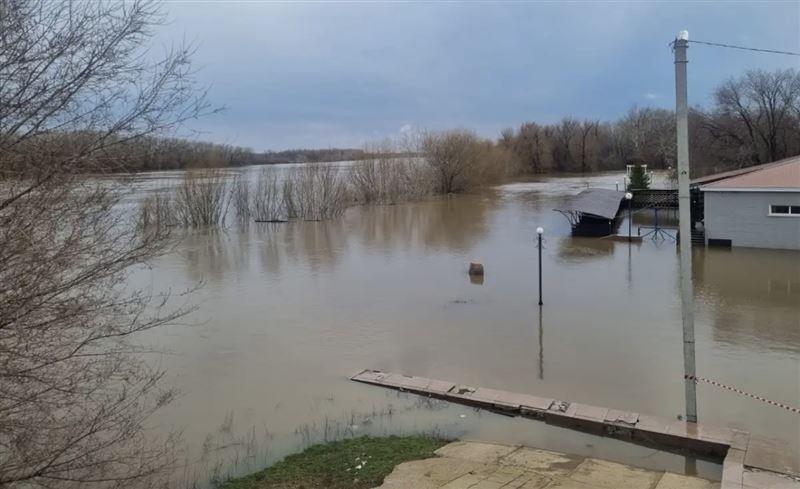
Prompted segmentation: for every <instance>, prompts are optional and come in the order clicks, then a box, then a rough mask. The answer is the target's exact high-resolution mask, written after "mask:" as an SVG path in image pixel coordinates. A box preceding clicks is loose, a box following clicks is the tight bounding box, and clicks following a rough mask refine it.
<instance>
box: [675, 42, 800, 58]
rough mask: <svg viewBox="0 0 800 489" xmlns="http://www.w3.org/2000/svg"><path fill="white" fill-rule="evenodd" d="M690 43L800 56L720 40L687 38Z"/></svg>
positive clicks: (793, 54) (788, 52) (794, 54)
mask: <svg viewBox="0 0 800 489" xmlns="http://www.w3.org/2000/svg"><path fill="white" fill-rule="evenodd" d="M689 42H690V43H695V44H705V45H707V46H717V47H721V48H730V49H742V50H744V51H756V52H759V53H773V54H785V55H787V56H800V53H795V52H792V51H777V50H774V49H759V48H750V47H747V46H734V45H732V44H723V43H720V42H709V41H693V40H689Z"/></svg>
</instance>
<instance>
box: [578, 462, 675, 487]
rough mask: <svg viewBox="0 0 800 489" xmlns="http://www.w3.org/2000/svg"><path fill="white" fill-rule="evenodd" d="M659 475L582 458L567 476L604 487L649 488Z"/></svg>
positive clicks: (626, 466) (658, 473)
mask: <svg viewBox="0 0 800 489" xmlns="http://www.w3.org/2000/svg"><path fill="white" fill-rule="evenodd" d="M660 477H661V473H660V472H653V471H649V470H644V469H639V468H636V467H631V466H628V465H622V464H618V463H614V462H608V461H606V460H598V459H594V458H587V459H586V460H584V461H583V462H582V463H581V464H580V465H579V466H578V468H576V469H575V471H574V472H573V473H572V474H570V476H569V478H570V479H572V480H574V481H578V482H583V483H585V484H589V485H593V486H596V487H602V488H604V489H605V488H608V489H619V488H623V487H624V488H625V489H651V488H652V487H653V486H654V485H655V483H656V481H658V479H659V478H660Z"/></svg>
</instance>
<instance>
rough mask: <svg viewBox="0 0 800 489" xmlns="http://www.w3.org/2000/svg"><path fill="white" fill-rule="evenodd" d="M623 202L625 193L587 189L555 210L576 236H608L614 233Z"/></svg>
mask: <svg viewBox="0 0 800 489" xmlns="http://www.w3.org/2000/svg"><path fill="white" fill-rule="evenodd" d="M623 200H625V193H624V192H618V191H616V190H609V189H605V188H587V189H586V190H584V191H582V192H580V193H579V194H578V195H574V196H572V197H570V198H569V199H568V200H567V201H566V202H564V204H563V205H561V207H559V208H558V209H554V210H556V211H558V212H560V213H561V214H562V215H563V216H564V217H566V218H567V221H569V224H570V226H572V234H573V235H575V236H608V235H609V234H612V233H613V232H614V227H615V226H616V220H617V215H618V214H619V210H620V206H621V204H622V201H623Z"/></svg>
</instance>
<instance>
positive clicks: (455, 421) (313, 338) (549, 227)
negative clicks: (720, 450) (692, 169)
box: [134, 174, 800, 483]
mask: <svg viewBox="0 0 800 489" xmlns="http://www.w3.org/2000/svg"><path fill="white" fill-rule="evenodd" d="M159 179H161V180H163V177H159V176H158V175H152V176H151V177H147V178H146V179H145V180H147V181H148V182H150V183H148V187H147V188H148V189H152V188H156V187H158V183H157V182H156V181H157V180H159ZM621 180H622V177H621V175H620V174H601V175H592V176H585V177H552V178H542V179H538V180H531V181H523V182H516V183H510V184H506V185H501V186H498V187H495V188H490V189H485V190H483V191H481V192H478V193H475V194H471V195H460V196H450V197H443V198H435V199H428V200H425V201H422V202H414V203H407V204H400V205H392V206H370V207H354V208H350V209H348V210H347V212H346V213H345V214H344V215H343V216H342V217H340V218H337V219H334V220H330V221H326V222H290V223H285V224H256V223H252V224H250V225H245V226H238V225H232V226H230V227H228V228H227V229H226V230H224V231H206V232H199V231H198V232H190V233H187V235H186V237H185V238H184V239H183V241H182V242H181V244H180V246H179V247H178V249H177V250H176V251H175V252H174V253H172V254H170V255H168V256H165V257H163V258H161V259H159V260H157V261H156V262H155V263H154V264H153V267H152V268H151V269H149V270H148V271H146V272H141V273H139V274H138V275H137V276H136V277H134V281H135V282H137V283H140V284H147V283H152V284H154V286H155V287H157V288H166V287H172V288H173V289H174V290H180V289H182V288H187V287H192V286H193V285H195V284H197V283H198V282H202V284H203V286H202V288H201V289H200V290H199V291H198V292H196V293H195V294H194V295H193V296H192V297H191V298H189V299H188V300H189V302H191V303H193V304H196V305H197V306H198V310H197V311H196V312H195V313H193V314H192V315H191V316H190V317H189V318H187V319H186V322H188V323H190V324H187V325H177V326H171V327H166V328H162V329H160V330H158V331H155V332H152V333H151V334H150V336H149V337H148V338H147V340H148V341H150V342H152V344H154V345H156V346H158V347H160V348H165V349H167V350H169V352H170V353H169V354H166V355H164V356H163V357H161V358H160V359H159V362H160V365H161V366H163V367H164V368H166V369H167V372H168V377H167V382H168V383H169V384H170V385H173V386H176V387H177V388H179V389H180V391H181V393H182V394H181V396H180V397H179V398H178V400H177V401H176V402H175V403H173V404H172V405H170V406H169V407H168V408H167V409H165V410H164V411H163V412H162V413H160V414H159V416H158V417H157V418H156V419H155V420H154V423H155V424H156V425H157V427H158V428H159V429H175V428H179V429H182V430H183V433H184V440H185V443H186V447H187V448H186V451H185V453H184V454H183V456H184V457H185V459H186V460H187V461H188V462H189V465H188V468H187V470H186V472H187V476H188V477H189V478H194V479H195V480H197V481H201V483H202V481H203V480H207V479H208V477H217V478H224V477H225V476H227V475H228V474H242V473H246V472H248V471H252V470H255V469H258V468H260V467H261V466H263V465H264V464H265V463H268V462H271V461H274V460H275V459H277V458H280V457H282V456H284V455H286V454H288V453H291V452H294V451H297V450H299V449H301V448H303V447H304V446H306V445H307V444H308V443H311V442H313V441H317V440H323V439H330V438H334V437H341V436H352V435H360V434H367V433H371V434H385V433H412V432H436V433H440V434H444V435H446V436H451V437H463V438H467V439H472V440H484V441H493V442H500V443H525V444H528V445H531V446H537V447H542V448H549V449H554V450H560V451H564V452H572V453H579V454H583V455H592V456H597V457H601V458H606V459H611V460H617V461H620V462H625V463H630V464H633V465H639V466H644V467H649V468H655V469H667V470H672V471H676V472H682V471H687V472H692V473H694V472H698V473H700V474H701V475H703V476H706V477H711V478H714V477H718V476H719V467H718V466H716V465H714V464H711V463H706V462H702V461H700V462H697V463H693V462H692V461H688V460H686V459H684V458H683V457H679V456H676V455H672V454H665V453H661V452H657V451H654V450H651V449H645V448H641V447H636V446H633V445H629V444H626V443H623V442H618V441H614V440H608V439H601V438H596V437H593V436H589V435H584V434H580V433H575V432H571V431H569V430H564V429H561V428H556V427H553V426H547V425H545V424H543V423H539V422H535V421H529V420H521V419H513V418H507V417H503V416H499V415H495V414H491V413H486V412H480V411H475V410H473V409H470V408H467V407H462V406H455V405H450V404H448V403H445V402H440V401H430V400H423V399H420V398H418V397H416V396H411V395H406V394H399V393H395V392H391V391H386V390H383V389H381V388H377V387H370V386H365V385H360V384H356V383H353V382H350V381H348V380H347V378H348V376H350V375H352V374H354V373H356V372H358V371H360V370H361V369H364V368H376V369H381V370H387V371H394V372H402V373H405V374H413V375H421V376H426V377H433V378H439V379H445V380H450V381H454V382H458V383H463V384H469V385H475V386H484V387H492V388H497V389H505V390H511V391H517V392H524V393H530V394H535V395H538V396H543V397H554V398H558V399H564V400H570V401H578V402H584V403H588V404H594V405H600V406H608V407H614V408H619V409H625V410H631V411H638V412H642V413H649V414H656V415H661V416H665V417H670V418H674V417H675V416H676V415H678V414H680V413H682V412H684V397H683V396H684V383H683V357H682V336H681V309H680V295H679V290H678V283H679V281H678V254H677V247H676V245H675V243H674V242H673V241H672V240H670V239H668V238H666V239H663V240H658V241H654V240H649V239H647V240H645V241H644V242H642V243H634V244H632V245H629V244H628V243H624V242H611V241H607V240H600V239H593V238H592V239H589V238H572V237H570V228H569V225H568V223H567V221H566V219H564V218H563V217H562V216H561V215H560V214H558V213H557V212H555V211H553V209H554V208H555V207H558V204H559V203H561V202H563V201H564V199H566V198H567V197H568V196H569V195H571V194H575V193H577V192H578V191H580V190H581V189H582V188H586V187H587V186H591V187H605V188H614V185H615V183H614V182H615V181H621ZM154 182H155V183H154ZM661 220H662V222H664V216H662V219H661ZM650 221H651V216H649V215H648V213H639V214H637V215H636V216H634V222H633V228H634V233H635V232H636V228H637V227H638V226H640V225H643V226H644V225H648V224H649V222H650ZM666 224H667V225H674V224H675V223H674V221H669V220H666ZM538 226H542V227H543V228H544V229H545V232H544V236H545V239H544V250H543V253H544V256H543V262H544V265H543V268H544V287H543V295H544V305H543V307H541V308H539V306H538V305H537V290H538V288H537V248H536V247H535V243H534V237H535V229H536V228H537V227H538ZM622 227H623V229H624V230H625V231H626V230H627V223H624V222H623V224H622ZM647 231H648V229H643V230H642V232H643V233H644V232H647ZM471 260H479V261H481V262H483V263H484V265H485V268H486V276H485V279H484V281H483V283H481V284H477V283H472V282H471V281H470V279H469V277H468V276H467V273H466V271H467V266H468V264H469V262H470V261H471ZM694 287H695V301H696V304H695V306H696V310H695V318H696V319H695V324H696V339H697V372H698V375H701V376H704V377H707V378H710V379H714V380H717V381H719V382H722V383H725V384H729V385H731V386H735V387H737V388H740V389H743V390H745V391H748V392H752V393H755V394H758V395H761V396H764V397H766V398H769V399H773V400H776V401H780V402H783V403H786V404H795V405H797V404H800V254H799V253H796V252H787V251H772V250H754V249H733V250H727V249H713V248H708V249H703V248H696V249H695V251H694ZM698 408H699V419H700V421H701V422H705V423H709V424H712V425H725V426H730V427H735V428H741V429H746V430H750V431H752V432H754V433H757V434H759V435H764V436H768V437H772V438H774V439H776V440H779V441H780V442H781V443H784V444H785V445H786V450H788V451H790V452H791V453H792V454H793V455H794V456H798V453H800V416H797V415H796V414H793V413H791V412H789V411H784V410H781V409H778V408H776V407H773V406H770V405H767V404H764V403H760V402H758V401H755V400H752V399H749V398H746V397H743V396H741V395H738V394H735V393H732V392H729V391H726V390H722V389H719V388H717V387H713V386H710V385H704V384H700V385H698Z"/></svg>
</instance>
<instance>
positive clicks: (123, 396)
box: [0, 0, 207, 489]
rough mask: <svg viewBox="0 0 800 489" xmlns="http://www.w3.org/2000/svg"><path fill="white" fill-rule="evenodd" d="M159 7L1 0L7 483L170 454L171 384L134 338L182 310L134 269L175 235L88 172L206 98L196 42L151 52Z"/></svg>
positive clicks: (0, 309)
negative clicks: (157, 417)
mask: <svg viewBox="0 0 800 489" xmlns="http://www.w3.org/2000/svg"><path fill="white" fill-rule="evenodd" d="M162 20H163V19H162V16H161V14H160V13H159V11H158V6H157V5H156V4H154V3H153V2H150V1H147V0H144V1H133V2H125V3H123V2H73V1H67V0H27V1H4V2H0V80H2V83H0V174H1V175H2V185H0V284H2V286H0V487H26V488H38V487H47V488H55V489H60V488H72V487H120V486H123V485H127V486H132V485H135V484H137V483H144V482H147V481H149V480H152V478H153V477H155V476H156V475H157V474H159V473H160V472H161V471H162V470H163V469H165V468H169V467H170V465H171V463H172V461H173V456H172V454H173V452H172V450H171V449H172V447H173V446H174V443H175V441H176V439H175V438H172V437H169V436H166V439H164V440H161V441H158V440H157V439H155V434H154V433H145V426H146V423H147V419H148V416H149V415H150V414H151V413H153V412H154V411H155V410H157V409H159V408H160V407H162V406H163V405H165V404H166V403H168V402H169V401H170V399H171V397H172V393H171V392H170V391H164V390H162V389H160V387H159V385H160V384H159V381H160V379H161V378H162V374H163V373H162V372H161V371H160V370H159V369H157V368H153V367H151V366H149V364H148V363H146V362H144V361H143V359H142V357H141V355H140V353H141V351H142V349H141V348H140V347H139V346H138V342H137V340H136V338H137V334H138V333H140V332H143V331H146V330H149V329H152V328H155V327H158V326H160V325H163V324H165V323H168V322H170V321H172V320H174V319H175V318H177V317H178V316H180V315H181V314H183V313H184V312H185V311H182V310H175V309H172V308H170V309H166V308H165V305H166V301H167V300H168V297H166V296H161V295H156V294H154V293H153V292H150V291H148V290H132V289H131V284H130V283H126V281H125V279H126V277H127V276H128V275H129V274H130V273H131V270H132V269H133V268H134V267H137V266H142V265H144V264H146V263H147V262H148V261H149V260H151V259H153V258H154V257H156V256H158V255H160V254H162V253H164V252H165V251H167V250H168V249H169V245H170V240H169V235H168V233H167V232H166V230H165V228H158V227H155V228H151V229H150V230H148V231H147V232H144V231H143V228H142V227H141V226H139V225H138V223H137V222H136V220H135V219H131V218H130V215H129V214H127V213H124V212H120V211H119V209H120V206H121V204H120V192H119V189H118V187H117V185H108V182H104V183H91V182H90V181H88V180H87V179H85V178H84V177H81V176H79V175H78V173H80V172H83V171H86V170H87V169H89V170H91V169H98V170H101V169H106V168H108V167H109V166H110V165H113V164H119V165H122V164H123V163H124V162H123V161H114V160H112V159H110V158H108V154H109V153H108V152H109V151H110V150H111V149H112V148H114V147H116V146H118V145H120V144H122V143H124V142H128V141H134V140H136V139H138V138H143V137H147V136H154V135H161V134H164V132H165V131H167V130H169V129H171V128H174V127H176V126H177V125H179V124H180V123H182V122H183V121H186V120H188V119H191V118H194V117H196V116H198V115H199V114H201V113H203V112H204V111H205V110H206V107H207V106H206V105H205V102H204V101H203V98H202V96H199V97H198V96H197V95H196V92H195V91H194V88H193V83H192V69H191V66H190V64H189V54H190V50H189V49H185V48H176V49H175V50H173V51H172V52H169V53H167V55H166V57H165V58H163V59H161V60H156V61H155V62H151V61H149V60H151V59H152V58H151V57H150V56H145V55H144V51H145V50H146V48H147V44H148V40H149V37H150V33H151V32H152V31H153V29H154V26H155V25H156V24H158V23H160V22H161V21H162ZM120 156H121V158H127V156H126V155H125V154H121V155H120ZM101 163H102V164H101Z"/></svg>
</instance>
